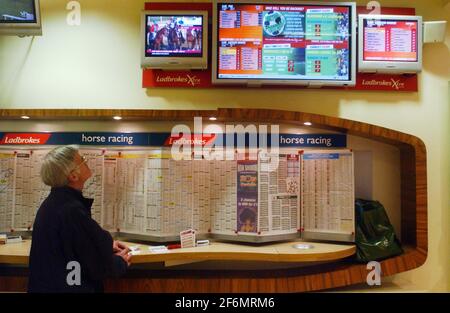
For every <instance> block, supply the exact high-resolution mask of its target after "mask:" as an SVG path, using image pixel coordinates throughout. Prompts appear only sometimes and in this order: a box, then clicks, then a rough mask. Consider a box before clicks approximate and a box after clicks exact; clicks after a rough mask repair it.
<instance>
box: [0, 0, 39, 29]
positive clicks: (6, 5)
mask: <svg viewBox="0 0 450 313" xmlns="http://www.w3.org/2000/svg"><path fill="white" fill-rule="evenodd" d="M0 23H8V24H27V23H36V6H35V1H34V0H1V1H0Z"/></svg>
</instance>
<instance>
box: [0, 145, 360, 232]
mask: <svg viewBox="0 0 450 313" xmlns="http://www.w3.org/2000/svg"><path fill="white" fill-rule="evenodd" d="M48 151H49V149H44V148H43V149H36V150H24V149H22V150H21V149H16V150H8V149H0V232H10V231H11V230H14V231H20V230H31V229H32V226H33V222H34V218H35V215H36V211H37V209H38V208H39V206H40V204H41V203H42V201H43V200H44V199H45V198H46V197H47V195H48V193H49V191H50V188H49V187H48V186H45V185H44V184H43V183H42V181H41V179H40V176H39V171H40V166H41V163H42V159H43V157H44V156H45V154H46V153H47V152H48ZM80 152H81V154H82V155H84V156H85V157H86V158H87V160H88V162H87V164H88V166H89V168H90V169H91V171H92V177H91V178H90V179H89V180H88V181H87V182H86V185H85V188H84V190H83V194H84V196H85V197H88V198H93V199H94V203H93V205H92V210H91V212H92V217H93V218H94V219H95V220H96V221H97V222H98V223H99V224H100V225H101V226H102V227H104V228H105V229H107V230H109V231H111V232H117V231H119V232H121V233H129V234H137V235H144V236H145V235H148V236H157V237H166V236H176V235H179V233H180V231H183V230H186V229H191V228H192V229H195V230H196V231H197V233H199V234H207V233H212V234H223V235H232V236H235V235H246V236H271V235H284V234H296V233H298V232H299V231H301V230H302V229H305V230H308V231H317V232H321V233H348V234H351V233H352V232H353V231H354V226H353V224H354V182H353V181H354V179H353V154H352V153H351V152H350V151H348V150H327V151H305V152H303V153H299V152H295V151H289V152H280V153H277V154H274V153H263V152H258V153H257V154H256V157H254V158H253V159H252V158H250V157H248V156H245V155H244V156H243V155H239V154H237V153H236V152H235V151H226V153H225V155H226V157H225V158H224V159H222V160H207V159H204V158H200V159H192V160H179V161H177V160H174V159H172V158H171V155H170V150H169V149H167V150H166V149H151V148H147V149H133V150H126V149H122V150H120V149H101V148H90V149H81V150H80Z"/></svg>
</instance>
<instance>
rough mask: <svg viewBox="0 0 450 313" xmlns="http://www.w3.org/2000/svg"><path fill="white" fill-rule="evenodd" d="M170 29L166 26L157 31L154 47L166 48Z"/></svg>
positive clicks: (156, 48) (157, 48)
mask: <svg viewBox="0 0 450 313" xmlns="http://www.w3.org/2000/svg"><path fill="white" fill-rule="evenodd" d="M167 35H168V30H167V28H166V27H163V28H161V29H160V30H158V32H157V33H156V36H155V39H154V40H153V49H154V50H161V49H164V48H165V46H166V42H167V41H168V40H167V39H168V38H167Z"/></svg>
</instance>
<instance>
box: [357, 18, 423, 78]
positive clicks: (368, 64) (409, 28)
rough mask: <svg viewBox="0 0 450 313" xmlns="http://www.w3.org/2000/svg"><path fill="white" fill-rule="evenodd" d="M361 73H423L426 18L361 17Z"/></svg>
mask: <svg viewBox="0 0 450 313" xmlns="http://www.w3.org/2000/svg"><path fill="white" fill-rule="evenodd" d="M358 27H359V28H358V29H359V33H358V39H359V40H358V45H359V47H358V51H359V56H358V71H360V72H374V73H394V74H395V73H397V74H402V73H405V74H407V73H418V72H420V71H421V70H422V17H420V16H406V15H405V16H402V15H359V17H358Z"/></svg>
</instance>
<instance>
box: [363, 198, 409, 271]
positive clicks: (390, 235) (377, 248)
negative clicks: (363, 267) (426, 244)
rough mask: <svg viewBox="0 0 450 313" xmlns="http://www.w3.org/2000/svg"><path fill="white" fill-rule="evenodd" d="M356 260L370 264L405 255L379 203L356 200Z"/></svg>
mask: <svg viewBox="0 0 450 313" xmlns="http://www.w3.org/2000/svg"><path fill="white" fill-rule="evenodd" d="M355 211H356V212H355V219H356V236H355V241H356V260H357V261H358V262H364V263H367V262H370V261H378V260H382V259H386V258H389V257H392V256H396V255H399V254H402V253H403V249H402V247H401V244H400V241H399V240H398V239H397V236H396V235H395V231H394V227H393V226H392V225H391V223H390V221H389V218H388V216H387V214H386V211H385V209H384V207H383V205H382V204H381V203H380V202H378V201H369V200H362V199H356V201H355Z"/></svg>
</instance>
